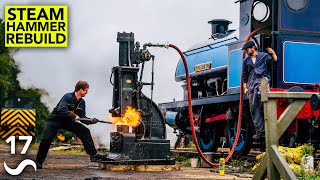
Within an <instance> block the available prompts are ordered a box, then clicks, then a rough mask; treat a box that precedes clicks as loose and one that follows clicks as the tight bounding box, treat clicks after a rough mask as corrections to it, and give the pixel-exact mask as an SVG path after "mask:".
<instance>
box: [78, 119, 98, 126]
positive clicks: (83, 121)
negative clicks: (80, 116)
mask: <svg viewBox="0 0 320 180" xmlns="http://www.w3.org/2000/svg"><path fill="white" fill-rule="evenodd" d="M98 121H99V120H98V119H96V118H91V119H90V120H80V122H82V123H83V124H86V125H90V124H96V123H97V122H98Z"/></svg>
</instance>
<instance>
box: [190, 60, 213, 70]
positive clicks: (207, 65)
mask: <svg viewBox="0 0 320 180" xmlns="http://www.w3.org/2000/svg"><path fill="white" fill-rule="evenodd" d="M208 69H211V62H207V63H203V64H197V65H195V66H194V71H195V72H199V71H205V70H208Z"/></svg>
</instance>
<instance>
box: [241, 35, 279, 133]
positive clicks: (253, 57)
mask: <svg viewBox="0 0 320 180" xmlns="http://www.w3.org/2000/svg"><path fill="white" fill-rule="evenodd" d="M242 50H245V52H246V53H247V55H248V57H247V58H245V59H244V60H243V62H242V81H243V87H244V92H245V93H246V94H247V95H248V96H249V105H250V113H251V116H252V120H253V124H254V126H255V129H256V134H255V135H253V137H252V138H253V139H260V138H261V137H262V136H263V135H264V120H263V104H262V102H261V100H260V97H259V96H260V83H261V79H262V78H263V77H266V78H267V79H268V82H269V83H270V80H271V73H270V62H271V60H272V59H273V60H274V61H277V59H278V58H277V55H276V53H275V52H274V50H273V49H271V48H267V51H268V53H269V54H270V55H269V54H267V53H265V52H258V51H257V47H256V46H255V43H254V42H253V41H248V42H247V43H245V44H244V45H243V48H242Z"/></svg>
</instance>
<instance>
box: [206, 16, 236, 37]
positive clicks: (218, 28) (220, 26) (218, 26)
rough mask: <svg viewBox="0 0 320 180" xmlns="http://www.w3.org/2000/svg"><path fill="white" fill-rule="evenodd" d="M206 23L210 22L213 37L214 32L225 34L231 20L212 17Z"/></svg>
mask: <svg viewBox="0 0 320 180" xmlns="http://www.w3.org/2000/svg"><path fill="white" fill-rule="evenodd" d="M208 23H209V24H211V28H212V34H211V36H212V37H213V36H215V35H216V34H226V31H227V30H228V27H229V24H231V23H232V22H231V21H228V20H226V19H213V20H211V21H209V22H208Z"/></svg>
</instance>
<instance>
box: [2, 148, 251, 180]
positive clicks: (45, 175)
mask: <svg viewBox="0 0 320 180" xmlns="http://www.w3.org/2000/svg"><path fill="white" fill-rule="evenodd" d="M0 154H1V156H0V173H1V174H0V179H95V180H96V179H139V180H142V179H150V180H151V179H161V180H162V179H251V177H252V174H243V173H241V174H236V173H226V175H225V176H219V174H218V173H217V172H215V171H213V169H212V168H190V167H181V169H180V170H179V171H170V172H168V171H167V172H133V171H131V172H111V171H107V170H101V169H99V168H98V163H92V162H90V160H89V156H81V155H59V154H57V153H54V152H49V155H48V157H47V159H46V161H45V163H44V164H43V169H39V170H37V171H35V170H34V169H33V167H32V166H27V167H26V168H25V169H24V171H23V172H22V173H21V174H20V175H17V176H12V175H10V174H8V173H7V172H6V171H5V169H4V162H6V164H7V165H8V166H9V167H11V168H15V167H17V166H18V164H19V163H20V162H21V161H23V160H24V159H32V160H34V159H35V154H36V151H35V150H30V151H28V153H27V155H20V152H16V155H11V154H10V147H9V146H8V145H0ZM226 172H228V171H226Z"/></svg>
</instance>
